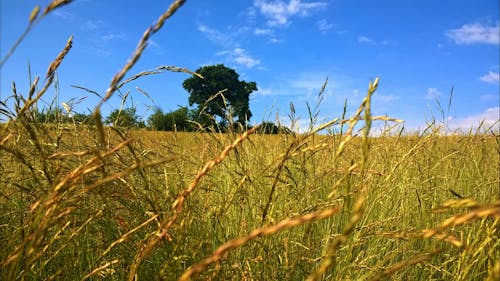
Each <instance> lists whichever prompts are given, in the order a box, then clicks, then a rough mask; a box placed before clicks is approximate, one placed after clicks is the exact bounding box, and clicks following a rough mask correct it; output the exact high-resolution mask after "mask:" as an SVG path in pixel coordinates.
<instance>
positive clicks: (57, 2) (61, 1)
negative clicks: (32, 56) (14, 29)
mask: <svg viewBox="0 0 500 281" xmlns="http://www.w3.org/2000/svg"><path fill="white" fill-rule="evenodd" d="M72 1H73V0H53V1H52V2H51V3H49V5H47V7H46V8H45V10H44V11H43V14H42V15H41V16H40V17H38V14H39V12H40V6H38V5H37V6H35V7H34V8H33V10H32V11H31V13H30V16H29V19H28V26H27V27H26V29H25V30H24V32H23V33H22V34H21V35H20V36H19V38H17V40H16V42H15V43H14V45H12V47H11V48H10V49H9V51H8V52H7V54H6V55H5V57H4V58H3V59H2V61H1V62H0V68H2V67H3V65H4V64H5V62H7V60H8V59H9V58H10V57H11V56H12V54H14V51H15V50H16V48H17V47H18V46H19V44H21V42H22V41H23V40H24V38H25V37H26V35H28V33H29V32H30V31H31V29H32V28H33V26H34V25H35V24H36V23H38V22H39V21H40V20H42V18H44V17H45V16H46V15H47V14H49V13H50V12H51V11H53V10H55V9H57V8H59V7H62V6H64V5H66V4H69V3H71V2H72Z"/></svg>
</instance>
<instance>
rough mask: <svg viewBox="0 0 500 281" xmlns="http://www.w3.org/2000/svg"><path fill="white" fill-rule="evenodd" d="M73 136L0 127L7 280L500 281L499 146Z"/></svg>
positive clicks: (447, 139)
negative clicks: (193, 274) (188, 275)
mask: <svg viewBox="0 0 500 281" xmlns="http://www.w3.org/2000/svg"><path fill="white" fill-rule="evenodd" d="M75 126H77V127H74V128H71V126H70V128H68V125H67V124H64V126H63V125H61V126H58V125H55V126H54V125H52V126H48V125H44V124H37V123H33V122H28V120H25V119H24V118H19V119H18V120H16V122H11V123H9V124H8V125H4V126H3V128H2V134H1V140H2V142H1V146H0V148H1V154H0V157H1V159H2V160H1V166H0V169H1V174H2V177H1V186H2V189H1V193H2V194H1V198H0V207H1V212H0V214H1V215H0V238H1V239H0V240H1V241H2V243H3V246H2V249H3V251H2V252H1V254H0V258H1V261H2V264H1V269H0V274H1V279H2V280H12V279H27V280H45V279H50V278H56V279H61V280H62V279H64V280H78V279H91V280H97V279H102V278H104V279H110V280H124V279H126V278H128V276H129V274H131V273H130V272H131V270H132V269H133V273H132V275H131V278H135V277H134V276H137V278H138V280H150V279H151V278H153V279H158V278H159V279H162V280H174V279H176V278H178V277H179V276H181V275H182V274H183V273H184V272H186V270H189V269H193V268H196V269H197V271H198V270H199V271H200V273H199V275H198V277H199V278H200V279H212V280H225V279H231V280H242V279H245V280H302V279H306V278H307V277H308V276H309V278H311V279H315V278H316V275H315V273H316V274H317V275H318V277H319V275H321V276H323V277H322V278H324V279H325V280H332V279H333V280H339V279H342V280H378V279H384V278H387V276H390V277H389V278H390V279H393V280H408V279H415V280H416V279H419V280H430V279H433V280H482V279H486V278H489V280H496V277H498V274H499V266H500V264H499V261H500V241H499V238H498V231H499V218H498V217H499V212H500V205H499V204H500V203H499V201H498V200H499V198H498V184H499V174H498V173H499V172H498V166H499V163H500V160H499V152H498V147H499V145H498V136H494V135H487V134H477V135H474V134H470V135H465V136H440V135H438V134H437V133H436V132H433V131H432V128H429V131H428V133H426V134H421V135H413V136H381V137H377V138H367V139H364V138H362V137H353V138H351V139H349V138H348V137H347V135H343V136H341V135H315V134H311V135H309V134H302V135H301V134H297V135H292V134H288V135H259V134H253V135H249V136H247V137H246V139H244V140H243V138H242V136H240V135H239V134H236V133H233V134H231V133H229V134H221V133H173V132H171V133H168V132H152V131H130V130H120V129H112V128H103V129H102V134H100V133H99V129H97V128H94V127H83V126H78V125H75ZM103 140H104V142H103ZM234 141H241V143H239V144H237V145H236V146H235V147H234V148H233V149H232V151H230V152H229V153H228V154H222V155H221V153H222V151H224V149H226V148H228V147H230V146H229V144H231V143H232V142H234ZM367 142H368V144H369V146H367ZM214 159H215V161H214ZM205 163H209V165H208V166H205V169H204V165H205ZM210 164H214V165H215V166H213V167H212V168H211V169H209V170H208V169H207V167H210V166H211V165H210ZM181 198H182V199H181ZM184 199H185V201H184ZM180 201H182V202H183V204H182V206H181V204H179V202H180ZM169 222H171V223H170V224H169ZM160 234H161V237H160V236H158V235H160ZM156 238H158V240H156ZM146 245H151V246H150V248H148V246H146ZM219 247H221V248H219ZM145 249H148V250H147V251H145ZM207 258H208V260H205V259H207ZM198 263H201V265H198V266H194V267H190V266H192V265H193V264H198ZM326 265H327V266H326ZM323 266H324V269H325V270H324V271H323ZM188 272H189V271H188Z"/></svg>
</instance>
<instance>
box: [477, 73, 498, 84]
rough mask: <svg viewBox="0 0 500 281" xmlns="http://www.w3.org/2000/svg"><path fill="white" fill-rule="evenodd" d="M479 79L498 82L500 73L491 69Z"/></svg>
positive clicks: (493, 82)
mask: <svg viewBox="0 0 500 281" xmlns="http://www.w3.org/2000/svg"><path fill="white" fill-rule="evenodd" d="M479 79H481V81H484V82H486V83H492V84H497V83H498V82H499V81H500V73H498V72H496V73H495V72H493V71H489V72H488V74H485V75H483V76H481V77H480V78H479Z"/></svg>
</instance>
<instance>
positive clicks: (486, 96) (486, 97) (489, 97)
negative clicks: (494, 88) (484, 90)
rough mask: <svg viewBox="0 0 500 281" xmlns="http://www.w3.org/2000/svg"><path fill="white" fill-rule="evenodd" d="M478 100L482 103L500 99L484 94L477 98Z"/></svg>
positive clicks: (496, 96)
mask: <svg viewBox="0 0 500 281" xmlns="http://www.w3.org/2000/svg"><path fill="white" fill-rule="evenodd" d="M479 99H480V100H482V101H497V100H499V99H500V97H499V96H498V95H489V94H486V95H481V96H479Z"/></svg>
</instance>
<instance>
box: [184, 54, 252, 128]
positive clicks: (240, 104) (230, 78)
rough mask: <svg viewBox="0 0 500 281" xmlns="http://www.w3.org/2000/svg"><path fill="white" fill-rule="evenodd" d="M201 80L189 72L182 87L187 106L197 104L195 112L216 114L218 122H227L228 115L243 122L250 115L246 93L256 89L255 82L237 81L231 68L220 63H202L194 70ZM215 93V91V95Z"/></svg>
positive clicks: (214, 115)
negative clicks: (188, 76) (187, 98)
mask: <svg viewBox="0 0 500 281" xmlns="http://www.w3.org/2000/svg"><path fill="white" fill-rule="evenodd" d="M196 72H197V73H199V74H201V75H202V76H203V77H204V79H202V78H200V77H198V76H195V75H193V77H191V78H188V79H186V80H184V82H183V83H182V86H183V87H184V89H185V90H186V91H187V92H188V93H189V105H190V106H192V105H194V104H196V105H198V107H197V112H199V113H200V112H204V113H206V114H208V115H210V116H213V117H214V119H215V118H216V117H220V118H221V119H222V122H221V123H222V124H229V123H231V122H229V121H230V120H229V117H237V122H239V123H240V124H242V125H246V122H247V121H248V120H249V119H250V117H252V112H251V111H250V105H249V100H250V94H251V93H252V92H253V91H256V90H257V84H256V83H255V82H246V81H240V80H239V75H238V73H236V71H235V70H233V69H231V68H228V67H226V66H224V65H223V64H218V65H211V66H203V67H201V68H199V69H197V70H196ZM218 93H219V94H218Z"/></svg>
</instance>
